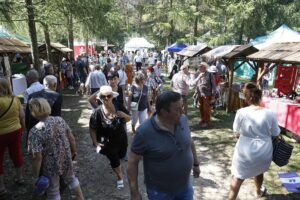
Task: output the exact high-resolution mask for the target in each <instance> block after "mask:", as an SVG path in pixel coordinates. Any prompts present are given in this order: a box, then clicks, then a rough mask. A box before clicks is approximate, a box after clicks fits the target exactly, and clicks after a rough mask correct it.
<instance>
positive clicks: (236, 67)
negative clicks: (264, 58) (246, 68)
mask: <svg viewBox="0 0 300 200" xmlns="http://www.w3.org/2000/svg"><path fill="white" fill-rule="evenodd" d="M245 62H246V60H244V61H243V62H241V63H240V64H239V65H238V66H236V67H235V68H234V69H233V71H235V70H237V69H238V68H240V67H241V66H242V65H243V64H244V63H245ZM233 67H234V66H233Z"/></svg>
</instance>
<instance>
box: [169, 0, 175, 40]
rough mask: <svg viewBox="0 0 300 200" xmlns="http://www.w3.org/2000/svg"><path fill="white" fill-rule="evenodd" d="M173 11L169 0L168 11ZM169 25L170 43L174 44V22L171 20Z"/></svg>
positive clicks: (171, 2) (171, 0)
mask: <svg viewBox="0 0 300 200" xmlns="http://www.w3.org/2000/svg"><path fill="white" fill-rule="evenodd" d="M172 9H173V0H170V10H172ZM170 25H171V30H170V41H171V43H174V35H175V33H174V31H175V26H174V20H173V19H171V21H170Z"/></svg>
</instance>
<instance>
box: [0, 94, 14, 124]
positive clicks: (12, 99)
mask: <svg viewBox="0 0 300 200" xmlns="http://www.w3.org/2000/svg"><path fill="white" fill-rule="evenodd" d="M14 98H15V97H14V96H13V97H12V98H11V102H10V104H9V106H8V108H7V109H6V110H5V111H4V113H2V114H1V116H0V119H1V118H2V117H3V116H4V115H5V114H6V113H7V112H8V111H9V109H10V107H11V105H12V104H13V102H14Z"/></svg>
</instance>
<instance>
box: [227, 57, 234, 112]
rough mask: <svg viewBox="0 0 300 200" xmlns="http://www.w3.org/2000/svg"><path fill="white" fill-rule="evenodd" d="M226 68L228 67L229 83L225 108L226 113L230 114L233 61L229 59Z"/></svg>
mask: <svg viewBox="0 0 300 200" xmlns="http://www.w3.org/2000/svg"><path fill="white" fill-rule="evenodd" d="M226 63H227V66H228V69H229V70H228V72H229V77H228V82H229V86H228V99H227V106H226V112H227V113H228V112H231V111H232V107H231V106H232V105H231V104H230V103H231V99H232V89H231V88H232V83H233V68H234V66H233V65H234V60H233V59H229V60H228V61H227V62H226Z"/></svg>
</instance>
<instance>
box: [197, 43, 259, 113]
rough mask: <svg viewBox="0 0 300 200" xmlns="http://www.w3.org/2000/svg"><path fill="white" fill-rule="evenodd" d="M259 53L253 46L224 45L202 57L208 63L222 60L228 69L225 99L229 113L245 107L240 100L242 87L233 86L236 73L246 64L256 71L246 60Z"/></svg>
mask: <svg viewBox="0 0 300 200" xmlns="http://www.w3.org/2000/svg"><path fill="white" fill-rule="evenodd" d="M257 51H258V49H256V48H255V47H253V46H252V45H224V46H219V47H217V48H214V49H212V50H211V51H209V52H207V53H205V54H203V55H202V57H203V59H204V60H206V61H207V62H214V61H215V60H221V62H222V63H224V64H225V66H226V67H227V69H228V71H227V76H228V84H227V85H228V86H227V87H226V88H225V90H227V91H226V93H225V98H227V99H226V102H227V103H226V111H227V112H231V111H236V110H237V109H238V108H240V107H243V106H244V103H243V101H242V100H240V98H239V91H240V85H237V84H235V85H233V77H234V71H236V70H237V69H239V67H241V66H242V65H243V64H245V63H247V64H248V65H249V66H250V67H251V68H253V69H255V66H254V65H253V64H252V63H250V62H249V61H248V60H247V59H246V56H248V55H250V54H253V53H255V52H257ZM236 63H237V64H236ZM225 86H226V85H225Z"/></svg>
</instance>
